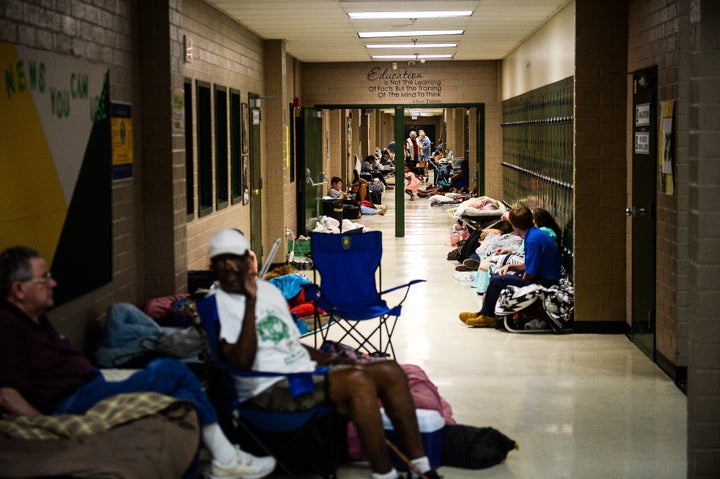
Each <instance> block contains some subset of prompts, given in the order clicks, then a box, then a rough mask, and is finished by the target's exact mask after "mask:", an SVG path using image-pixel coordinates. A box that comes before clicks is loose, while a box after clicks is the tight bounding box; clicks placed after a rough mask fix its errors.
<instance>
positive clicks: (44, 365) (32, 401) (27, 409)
mask: <svg viewBox="0 0 720 479" xmlns="http://www.w3.org/2000/svg"><path fill="white" fill-rule="evenodd" d="M56 286H57V282H56V281H55V279H54V278H53V277H52V275H51V274H50V271H49V269H48V266H47V263H46V262H45V260H44V259H43V258H42V256H41V255H40V253H39V252H38V251H36V250H34V249H32V248H28V247H24V246H17V247H12V248H8V249H6V250H4V251H3V252H2V253H0V364H2V368H0V412H5V413H8V414H10V415H13V416H30V417H38V416H42V415H48V414H85V412H87V410H88V409H90V408H91V407H92V406H94V405H95V404H97V403H98V402H100V401H101V400H103V399H105V398H108V397H110V396H114V395H116V394H121V393H131V392H143V391H148V392H156V393H160V394H164V395H167V396H172V397H176V398H179V399H185V400H188V401H190V402H192V403H193V404H194V405H195V407H196V409H197V412H198V417H199V418H200V421H201V423H202V425H203V427H202V439H203V442H204V444H205V446H206V447H207V448H208V450H209V451H210V453H211V455H212V457H213V459H212V463H211V467H210V477H212V478H220V477H222V478H235V479H251V478H261V477H265V476H267V475H268V474H270V473H271V472H272V471H273V470H274V469H275V459H274V458H272V457H269V456H268V457H255V456H253V455H251V454H249V453H247V452H245V451H242V450H241V449H240V448H239V447H238V446H235V445H233V444H232V443H231V442H230V441H229V440H228V438H227V437H226V436H225V434H224V433H223V432H222V430H221V429H220V426H219V425H218V420H217V415H216V413H215V410H214V409H213V407H212V405H211V404H210V402H209V401H208V399H207V396H206V395H205V392H204V391H203V389H202V386H201V385H200V382H199V381H198V379H197V378H196V377H195V375H194V374H193V373H192V372H191V371H190V370H189V369H188V368H187V367H186V366H185V365H184V364H183V363H182V362H180V361H177V360H174V359H158V360H155V361H153V362H151V363H150V364H149V365H148V366H147V367H146V368H145V369H143V370H140V371H138V372H136V373H134V374H133V375H132V376H130V377H129V378H128V379H126V380H125V381H106V380H105V378H104V377H103V375H102V373H101V372H99V371H98V370H97V369H95V368H94V367H93V366H92V364H90V362H89V361H88V360H87V359H86V358H85V357H84V356H83V355H82V354H80V352H78V351H76V350H75V349H74V348H73V347H72V346H71V344H70V341H68V340H67V338H65V337H64V336H62V335H60V334H59V333H58V332H57V331H56V330H55V327H54V326H53V325H52V323H51V322H50V319H49V318H48V316H47V314H46V312H47V310H48V309H49V308H50V307H52V306H53V304H54V299H53V289H54V288H55V287H56Z"/></svg>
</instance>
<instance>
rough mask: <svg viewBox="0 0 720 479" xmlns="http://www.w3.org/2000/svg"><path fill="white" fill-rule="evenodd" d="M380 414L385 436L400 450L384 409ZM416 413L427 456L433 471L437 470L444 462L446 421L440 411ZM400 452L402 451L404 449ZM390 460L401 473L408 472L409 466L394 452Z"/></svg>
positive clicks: (419, 411)
mask: <svg viewBox="0 0 720 479" xmlns="http://www.w3.org/2000/svg"><path fill="white" fill-rule="evenodd" d="M380 412H381V413H382V419H383V428H384V429H385V436H387V438H388V439H390V441H391V442H392V443H393V444H395V445H396V446H398V448H399V449H400V445H399V442H398V440H397V435H396V434H395V430H394V429H393V426H392V424H391V423H390V419H389V418H388V417H387V415H386V414H385V410H384V409H380ZM415 413H416V414H417V419H418V426H419V427H420V435H421V437H422V442H423V447H424V448H425V454H426V455H427V457H428V459H429V460H430V466H431V467H432V468H433V469H437V468H439V467H440V466H441V464H440V463H441V460H442V438H443V427H445V420H444V419H443V417H442V416H441V415H440V413H439V412H438V411H434V410H432V409H416V410H415ZM400 450H401V451H402V449H400ZM390 458H391V459H392V463H393V466H395V469H398V470H401V471H407V470H408V467H407V465H406V464H405V463H404V462H403V461H402V460H400V458H399V457H397V455H396V454H394V453H393V452H392V451H391V452H390ZM409 459H412V458H409Z"/></svg>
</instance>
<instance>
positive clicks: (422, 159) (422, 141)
mask: <svg viewBox="0 0 720 479" xmlns="http://www.w3.org/2000/svg"><path fill="white" fill-rule="evenodd" d="M417 142H418V145H419V146H420V154H419V155H418V171H417V173H418V174H420V175H422V177H423V178H424V180H425V181H427V178H428V161H430V138H428V137H427V136H425V130H418V137H417Z"/></svg>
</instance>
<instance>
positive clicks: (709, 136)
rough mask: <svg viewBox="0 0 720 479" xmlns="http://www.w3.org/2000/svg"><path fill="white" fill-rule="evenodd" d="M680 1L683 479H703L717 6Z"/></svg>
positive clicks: (719, 466)
mask: <svg viewBox="0 0 720 479" xmlns="http://www.w3.org/2000/svg"><path fill="white" fill-rule="evenodd" d="M688 3H690V8H689V10H688V9H687V6H688ZM680 4H681V8H680V14H683V13H686V12H687V13H688V14H689V22H690V32H689V36H690V53H689V55H688V57H689V63H690V64H689V77H690V81H689V89H688V90H689V91H688V103H689V109H688V117H689V121H688V132H687V137H688V145H687V146H688V196H689V218H688V223H689V227H688V230H689V231H688V242H689V244H688V262H689V265H688V277H689V282H690V294H689V307H688V318H689V320H688V323H689V327H688V329H689V365H688V477H689V478H693V479H701V478H702V479H710V478H716V477H720V461H718V454H719V451H718V449H720V444H719V443H718V437H719V435H718V431H720V381H718V378H719V377H720V354H718V351H720V320H718V306H720V304H719V299H720V294H718V290H720V277H719V276H718V271H719V270H720V257H719V256H718V250H720V213H718V207H717V201H718V198H720V168H719V167H718V165H720V122H719V121H718V119H719V118H720V116H718V109H720V89H719V88H718V85H720V35H718V32H720V5H719V4H718V3H717V2H709V1H703V2H702V3H701V2H687V1H682V2H680Z"/></svg>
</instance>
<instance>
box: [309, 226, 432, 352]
mask: <svg viewBox="0 0 720 479" xmlns="http://www.w3.org/2000/svg"><path fill="white" fill-rule="evenodd" d="M310 248H311V251H312V253H311V254H312V258H313V261H314V262H315V267H316V270H317V271H318V272H319V273H320V279H321V285H320V286H318V285H317V284H310V285H306V286H304V288H305V296H306V298H307V299H315V346H316V347H317V342H318V334H319V335H320V337H321V338H322V342H323V343H325V342H326V341H327V339H328V333H329V331H330V329H331V328H332V327H335V326H337V327H339V328H340V329H341V333H340V334H341V337H340V339H339V340H338V342H341V343H344V344H346V345H348V346H353V347H355V348H356V349H357V350H358V351H361V352H366V353H368V354H370V355H374V356H385V357H387V356H391V357H393V358H394V357H395V349H394V347H393V344H392V334H393V332H394V330H395V326H396V324H397V320H398V318H399V317H400V313H401V311H402V303H403V302H404V301H405V299H406V298H407V296H408V293H409V291H410V286H412V285H414V284H417V283H421V282H424V281H425V280H424V279H414V280H412V281H410V282H409V283H407V284H403V285H400V286H396V287H394V288H390V289H388V290H385V291H380V292H378V289H377V286H376V284H377V283H376V278H375V275H376V272H378V275H379V277H380V286H381V287H382V269H381V267H380V260H381V258H382V232H380V231H371V232H367V233H349V234H339V235H337V234H324V233H312V235H311V239H310ZM403 288H405V294H404V296H403V297H402V299H401V300H400V301H399V302H398V303H397V305H395V306H392V307H390V306H388V304H387V302H386V301H385V300H384V299H382V296H383V295H384V294H386V293H390V292H392V291H396V290H401V289H403ZM319 310H324V311H325V312H326V314H327V315H328V316H329V320H328V323H327V324H326V325H321V322H320V315H319ZM371 320H376V324H374V326H372V325H371V326H370V327H369V328H366V326H367V325H364V324H363V323H368V321H371ZM368 329H369V330H368ZM347 341H350V343H348V342H347Z"/></svg>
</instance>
